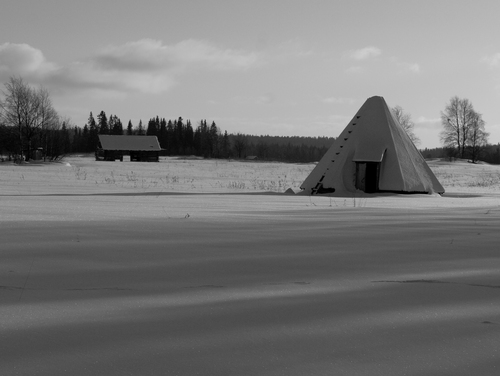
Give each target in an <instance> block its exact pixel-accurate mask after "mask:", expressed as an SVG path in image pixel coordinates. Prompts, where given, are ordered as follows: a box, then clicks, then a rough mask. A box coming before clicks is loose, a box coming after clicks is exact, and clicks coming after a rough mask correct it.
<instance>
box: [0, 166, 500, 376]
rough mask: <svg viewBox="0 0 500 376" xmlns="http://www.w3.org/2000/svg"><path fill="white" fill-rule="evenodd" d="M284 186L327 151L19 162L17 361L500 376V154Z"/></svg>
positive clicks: (10, 256) (10, 184)
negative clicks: (276, 158) (390, 191)
mask: <svg viewBox="0 0 500 376" xmlns="http://www.w3.org/2000/svg"><path fill="white" fill-rule="evenodd" d="M430 165H431V168H432V169H433V170H434V171H435V173H436V175H437V176H438V178H439V179H440V181H441V182H442V184H443V186H444V187H445V189H446V190H447V194H446V195H445V196H444V197H440V196H431V195H417V196H400V195H379V196H376V197H366V196H357V197H335V198H329V197H317V196H315V197H307V196H295V195H287V194H283V193H281V192H283V191H285V190H286V189H287V188H289V187H292V188H293V189H294V190H296V191H297V190H298V187H299V185H300V183H301V182H302V181H303V180H304V178H305V177H306V176H307V174H308V173H309V171H311V169H312V168H313V166H312V165H294V164H281V163H259V162H228V161H213V160H209V161H205V160H196V159H174V158H169V159H165V160H162V161H161V162H160V163H137V162H114V163H113V162H95V161H93V160H92V159H91V158H89V157H73V158H67V159H66V160H65V161H64V162H63V163H60V164H39V165H37V164H26V165H22V166H14V165H12V164H7V163H0V257H1V263H0V318H1V320H0V354H1V355H0V375H60V374H68V375H497V374H500V257H499V251H498V249H499V244H500V231H499V230H500V183H499V181H500V169H499V168H498V167H497V166H490V165H471V164H467V163H463V162H458V163H453V164H450V163H446V162H441V161H434V162H431V163H430Z"/></svg>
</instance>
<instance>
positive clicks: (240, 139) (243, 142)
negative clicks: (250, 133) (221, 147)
mask: <svg viewBox="0 0 500 376" xmlns="http://www.w3.org/2000/svg"><path fill="white" fill-rule="evenodd" d="M233 143H234V144H233V145H234V150H235V151H236V154H237V155H238V158H240V159H241V157H242V156H243V153H244V152H245V149H246V148H247V146H248V139H247V138H246V136H245V135H243V134H241V133H237V134H236V136H234V139H233Z"/></svg>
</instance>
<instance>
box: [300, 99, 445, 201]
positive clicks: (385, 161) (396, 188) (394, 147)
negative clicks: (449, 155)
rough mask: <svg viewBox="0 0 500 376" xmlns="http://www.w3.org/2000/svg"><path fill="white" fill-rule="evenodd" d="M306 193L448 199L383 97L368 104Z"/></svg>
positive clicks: (321, 165)
mask: <svg viewBox="0 0 500 376" xmlns="http://www.w3.org/2000/svg"><path fill="white" fill-rule="evenodd" d="M301 189H302V190H303V191H304V193H305V194H332V193H340V194H341V193H356V192H359V191H363V192H366V193H376V192H398V193H440V194H442V193H444V188H443V186H442V185H441V184H440V183H439V181H438V180H437V178H436V176H435V175H434V173H433V172H432V171H431V169H430V168H429V166H428V165H427V163H426V162H425V160H424V158H423V157H422V155H421V154H420V152H419V151H418V150H417V148H416V147H415V145H414V144H413V142H412V141H411V140H410V138H409V137H408V135H407V134H406V132H405V131H404V129H403V128H402V127H401V125H400V124H399V122H398V121H397V119H396V118H395V117H394V115H393V113H392V112H391V110H390V109H389V107H388V106H387V103H386V102H385V100H384V98H382V97H371V98H368V99H367V100H366V102H365V103H364V104H363V106H361V108H360V109H359V111H358V112H357V114H356V115H355V116H354V118H353V119H352V120H351V121H350V122H349V124H348V125H347V127H346V128H345V129H344V131H343V132H342V133H341V134H340V136H339V137H338V138H337V139H336V140H335V142H334V143H333V145H332V146H331V147H330V149H329V150H328V151H327V152H326V154H325V155H324V156H323V158H322V159H321V160H320V161H319V163H318V164H317V165H316V167H315V168H314V170H313V171H312V172H311V174H310V175H309V176H308V177H307V178H306V180H305V181H304V182H303V183H302V185H301Z"/></svg>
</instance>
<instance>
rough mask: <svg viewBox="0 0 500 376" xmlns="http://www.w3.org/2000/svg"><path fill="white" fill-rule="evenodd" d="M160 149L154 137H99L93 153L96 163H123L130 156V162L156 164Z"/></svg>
mask: <svg viewBox="0 0 500 376" xmlns="http://www.w3.org/2000/svg"><path fill="white" fill-rule="evenodd" d="M160 151H161V147H160V144H159V143H158V138H157V137H156V136H118V135H99V144H98V146H97V150H96V152H95V159H96V161H115V160H117V159H119V160H120V161H123V156H124V155H130V160H131V161H137V162H158V161H159V159H160Z"/></svg>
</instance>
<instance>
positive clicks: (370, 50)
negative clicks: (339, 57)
mask: <svg viewBox="0 0 500 376" xmlns="http://www.w3.org/2000/svg"><path fill="white" fill-rule="evenodd" d="M381 54H382V50H381V49H380V48H378V47H374V46H369V47H364V48H361V49H358V50H351V51H347V52H346V53H345V56H346V57H348V58H349V59H353V60H357V61H359V60H367V59H370V58H374V57H377V56H380V55H381Z"/></svg>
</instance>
